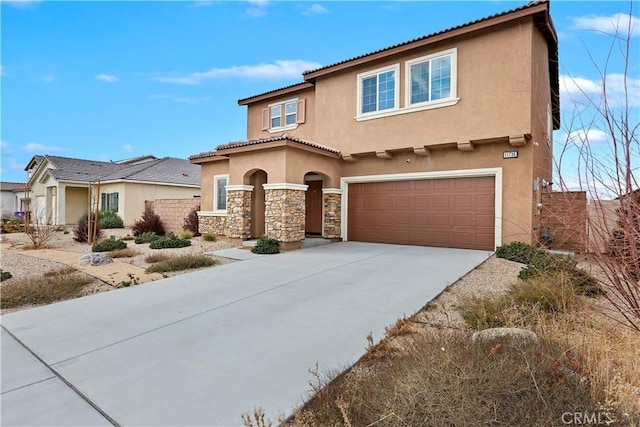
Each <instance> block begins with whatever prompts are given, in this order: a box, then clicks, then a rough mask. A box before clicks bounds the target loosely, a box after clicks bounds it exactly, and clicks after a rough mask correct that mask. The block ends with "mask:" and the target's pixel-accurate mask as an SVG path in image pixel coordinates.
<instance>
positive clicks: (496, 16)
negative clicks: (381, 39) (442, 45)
mask: <svg viewBox="0 0 640 427" xmlns="http://www.w3.org/2000/svg"><path fill="white" fill-rule="evenodd" d="M545 3H548V0H541V1H532V2H530V3H528V4H526V5H523V6H520V7H517V8H515V9H510V10H507V11H505V12H500V13H496V14H493V15H489V16H485V17H484V18H479V19H476V20H474V21H470V22H467V23H464V24H460V25H456V26H454V27H450V28H447V29H444V30H440V31H436V32H434V33H430V34H427V35H424V36H420V37H417V38H415V39H411V40H407V41H404V42H401V43H398V44H394V45H392V46H388V47H385V48H382V49H378V50H374V51H373V52H369V53H365V54H362V55H358V56H355V57H353V58H349V59H345V60H343V61H339V62H335V63H333V64H329V65H325V66H322V67H320V68H316V69H315V70H310V71H305V72H303V73H302V75H303V76H306V75H308V74H312V73H316V72H318V71H321V70H326V69H328V68H332V67H335V66H337V65H342V64H345V63H347V62H351V61H355V60H357V59H361V58H365V57H367V56H371V55H375V54H377V53H381V52H385V51H388V50H392V49H395V48H398V47H401V46H406V45H409V44H412V43H415V42H419V41H421V40H425V39H428V38H431V37H435V36H438V35H441V34H444V33H448V32H451V31H454V30H458V29H461V28H464V27H469V26H471V25H474V24H478V23H481V22H484V21H489V20H491V19H495V18H498V17H501V16H505V15H509V14H511V13H514V12H518V11H521V10H526V9H530V8H532V7H535V6H538V5H541V4H545ZM305 80H306V77H305Z"/></svg>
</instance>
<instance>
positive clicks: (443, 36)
mask: <svg viewBox="0 0 640 427" xmlns="http://www.w3.org/2000/svg"><path fill="white" fill-rule="evenodd" d="M548 10H549V5H548V3H540V4H537V5H534V6H530V7H528V8H526V9H521V10H515V11H513V12H511V13H507V14H504V15H500V16H496V17H493V18H489V19H487V20H484V21H481V22H476V23H472V24H469V25H465V26H463V27H460V28H454V29H452V30H449V31H445V32H442V33H440V34H435V35H433V36H430V37H425V38H422V39H419V40H416V41H414V42H410V43H407V44H402V45H400V46H396V47H391V48H389V49H384V50H381V51H378V52H373V53H371V54H369V55H365V56H361V57H358V58H354V59H352V60H347V61H346V62H341V63H338V64H335V65H333V66H328V67H326V68H321V69H318V70H315V71H310V72H307V73H303V77H304V79H305V80H306V81H314V80H315V79H317V78H318V77H322V76H326V75H327V74H331V73H335V72H338V71H342V70H346V69H349V68H352V67H356V66H359V65H363V64H367V63H369V62H373V61H377V60H379V59H383V58H386V57H388V56H392V55H396V54H400V53H403V52H406V51H409V50H413V49H416V48H420V47H424V46H428V45H430V44H434V43H438V42H442V41H445V40H448V39H452V38H455V37H459V36H463V35H466V34H468V33H471V32H474V31H479V30H483V29H485V28H489V27H493V26H495V25H500V24H504V23H506V22H511V21H514V20H517V19H521V18H525V17H528V16H532V15H535V14H537V13H540V12H547V11H548ZM554 34H555V33H554Z"/></svg>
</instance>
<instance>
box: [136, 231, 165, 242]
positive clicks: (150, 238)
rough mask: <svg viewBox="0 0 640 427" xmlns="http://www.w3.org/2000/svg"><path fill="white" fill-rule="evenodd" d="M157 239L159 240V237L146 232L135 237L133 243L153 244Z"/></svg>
mask: <svg viewBox="0 0 640 427" xmlns="http://www.w3.org/2000/svg"><path fill="white" fill-rule="evenodd" d="M159 238H160V236H158V235H157V234H156V233H154V232H153V231H147V232H145V233H142V234H140V235H139V236H138V237H136V240H135V242H136V243H137V244H142V243H151V242H155V241H156V240H158V239H159Z"/></svg>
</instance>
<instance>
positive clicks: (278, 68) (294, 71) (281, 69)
mask: <svg viewBox="0 0 640 427" xmlns="http://www.w3.org/2000/svg"><path fill="white" fill-rule="evenodd" d="M319 67H320V64H318V63H316V62H309V61H303V60H276V61H274V62H273V63H267V64H259V65H234V66H232V67H229V68H212V69H210V70H209V71H204V72H198V73H191V74H189V75H186V76H183V77H170V76H160V77H154V78H153V80H156V81H158V82H163V83H177V84H184V85H195V84H199V83H202V82H203V81H205V80H209V79H217V78H224V77H232V78H233V77H238V78H249V79H289V78H300V77H301V74H302V72H303V71H307V70H313V69H315V68H319Z"/></svg>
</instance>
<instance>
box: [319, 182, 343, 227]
mask: <svg viewBox="0 0 640 427" xmlns="http://www.w3.org/2000/svg"><path fill="white" fill-rule="evenodd" d="M322 203H323V204H324V221H323V222H324V224H323V228H322V237H324V238H325V239H339V238H341V237H342V228H341V227H342V190H341V189H339V188H323V189H322Z"/></svg>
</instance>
